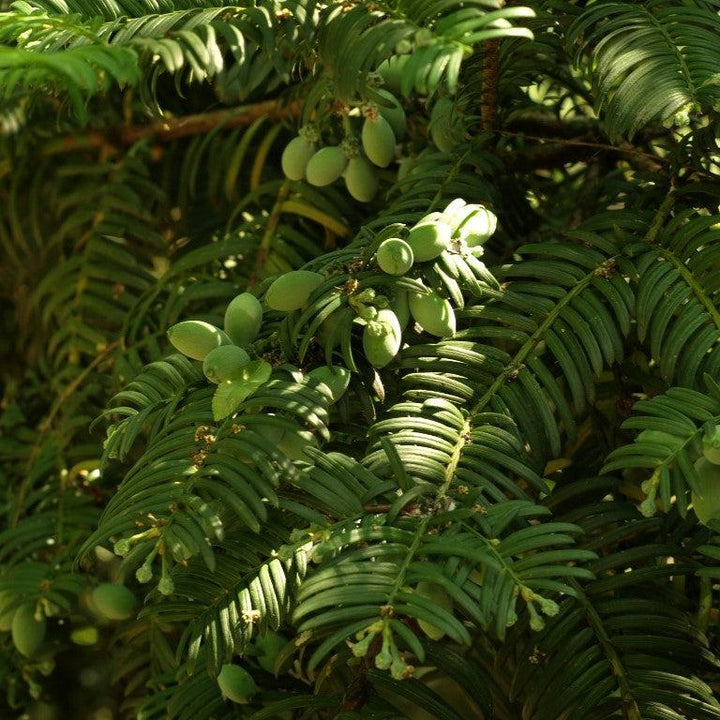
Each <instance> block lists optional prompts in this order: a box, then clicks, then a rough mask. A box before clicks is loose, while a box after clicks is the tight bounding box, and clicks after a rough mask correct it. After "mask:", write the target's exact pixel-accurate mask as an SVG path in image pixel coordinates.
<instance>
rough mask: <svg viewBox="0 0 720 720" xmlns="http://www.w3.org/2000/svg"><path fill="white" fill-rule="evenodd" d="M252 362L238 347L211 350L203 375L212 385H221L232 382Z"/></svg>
mask: <svg viewBox="0 0 720 720" xmlns="http://www.w3.org/2000/svg"><path fill="white" fill-rule="evenodd" d="M249 362H250V356H249V355H248V354H247V353H246V352H245V351H244V350H243V349H242V348H239V347H237V345H223V346H221V347H218V348H215V349H214V350H211V351H210V352H209V353H208V354H207V355H206V356H205V360H204V361H203V373H204V374H205V377H206V378H207V379H208V380H209V381H210V382H212V383H215V384H216V385H219V384H220V383H222V382H225V381H226V380H231V379H232V378H233V376H235V375H236V374H237V373H238V371H239V370H240V369H241V368H242V367H243V366H245V365H247V364H248V363H249Z"/></svg>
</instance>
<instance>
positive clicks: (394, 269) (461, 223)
mask: <svg viewBox="0 0 720 720" xmlns="http://www.w3.org/2000/svg"><path fill="white" fill-rule="evenodd" d="M496 224H497V219H496V217H495V215H494V214H493V213H492V212H491V211H490V210H488V209H487V208H485V207H484V206H482V205H476V204H466V203H465V201H464V200H462V199H459V198H458V199H456V200H453V201H452V202H451V203H450V204H449V205H448V206H447V207H446V208H445V210H443V211H442V212H432V213H429V214H428V215H426V216H425V217H423V218H421V219H420V220H419V221H418V222H417V223H416V224H415V225H414V226H413V227H411V228H410V229H409V231H408V232H407V235H406V236H405V237H404V238H401V237H391V238H386V239H385V240H383V241H382V242H381V243H380V245H379V246H378V248H377V250H376V253H375V259H376V261H377V264H378V266H379V267H380V269H381V270H382V271H383V272H384V273H387V274H388V275H396V276H401V275H403V276H404V275H407V274H408V273H409V272H410V270H411V269H412V268H413V266H414V265H415V263H417V262H420V263H422V262H428V261H431V260H435V259H437V258H438V257H439V256H440V255H442V254H443V253H444V252H446V251H450V250H454V251H455V252H457V253H470V254H472V255H481V254H482V252H483V248H482V244H483V243H484V242H485V241H486V240H487V239H488V238H489V237H490V236H491V235H492V234H493V233H494V232H495V228H496ZM417 282H418V283H419V284H420V285H421V286H422V280H421V279H418V281H417ZM410 316H412V318H413V320H414V321H415V322H416V323H417V324H418V325H419V326H420V327H421V328H422V329H423V330H424V331H425V332H428V333H430V334H431V335H435V336H437V337H441V338H444V337H452V336H453V335H454V334H455V328H456V320H455V311H454V310H453V307H452V305H451V303H450V301H449V300H448V299H447V298H445V297H443V296H442V295H441V294H440V293H439V292H437V291H436V290H433V289H430V288H426V287H424V286H422V287H421V288H419V289H418V290H417V291H407V292H406V291H403V290H400V291H398V292H396V296H395V303H394V304H393V307H391V308H381V309H379V310H377V312H376V313H371V314H370V317H369V318H367V324H366V326H365V330H364V332H363V349H364V351H365V356H366V357H367V359H368V361H369V362H370V364H371V365H372V366H373V367H376V368H382V367H384V366H385V365H387V364H388V363H389V362H390V361H391V360H392V359H393V358H394V357H395V355H397V353H398V351H399V350H400V347H401V344H402V332H403V329H404V327H405V326H406V325H407V322H408V320H409V317H410Z"/></svg>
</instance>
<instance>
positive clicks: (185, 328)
mask: <svg viewBox="0 0 720 720" xmlns="http://www.w3.org/2000/svg"><path fill="white" fill-rule="evenodd" d="M167 335H168V339H169V340H170V342H171V343H172V345H173V347H174V348H175V349H176V350H179V351H180V352H181V353H182V354H183V355H187V356H188V357H189V358H192V359H193V360H204V359H205V356H206V355H207V354H208V353H209V352H210V351H211V350H212V349H214V348H216V347H220V346H221V345H231V344H232V341H231V340H230V338H229V337H228V336H227V335H226V334H225V333H224V332H223V331H222V330H221V329H220V328H217V327H215V326H214V325H211V324H210V323H207V322H203V321H202V320H183V321H182V322H179V323H176V324H175V325H173V326H172V327H170V328H168V331H167Z"/></svg>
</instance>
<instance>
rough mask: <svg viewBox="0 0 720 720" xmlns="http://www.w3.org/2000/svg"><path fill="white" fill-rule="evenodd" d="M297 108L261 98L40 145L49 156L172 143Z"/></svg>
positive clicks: (296, 104) (297, 109)
mask: <svg viewBox="0 0 720 720" xmlns="http://www.w3.org/2000/svg"><path fill="white" fill-rule="evenodd" d="M301 107H302V103H301V102H300V101H299V100H294V101H292V102H289V103H286V104H282V103H281V102H280V101H279V100H265V101H263V102H259V103H253V104H251V105H242V106H240V107H235V108H227V109H223V110H214V111H212V112H207V113H198V114H196V115H186V116H184V117H175V118H168V119H167V120H161V121H159V122H154V123H150V124H149V125H133V126H130V127H124V128H120V129H118V130H116V129H113V131H112V135H110V134H108V135H104V134H102V133H90V134H87V135H67V136H65V137H61V138H58V139H56V140H52V141H50V142H49V143H47V144H46V145H45V146H44V147H43V153H44V154H46V155H52V154H55V153H63V152H70V151H73V150H85V149H92V148H98V149H101V150H102V151H106V152H107V151H109V150H110V151H111V150H117V149H119V148H121V147H127V146H130V145H134V144H135V143H136V142H138V141H139V140H142V139H144V138H150V139H152V140H153V141H155V142H159V143H163V142H174V141H175V140H180V139H182V138H186V137H193V136H195V135H201V134H203V133H206V132H208V131H210V130H212V129H213V128H215V127H217V126H218V125H223V126H224V127H226V128H233V127H241V126H243V125H251V124H252V123H254V122H255V121H256V120H257V119H259V118H261V117H267V118H269V119H270V120H280V119H283V118H288V117H297V116H298V115H299V114H300V109H301Z"/></svg>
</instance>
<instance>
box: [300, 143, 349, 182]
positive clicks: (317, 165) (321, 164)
mask: <svg viewBox="0 0 720 720" xmlns="http://www.w3.org/2000/svg"><path fill="white" fill-rule="evenodd" d="M347 165H348V158H347V155H345V153H344V152H343V150H342V148H340V147H339V146H337V145H332V146H329V147H324V148H320V150H318V151H317V152H316V153H315V154H314V155H313V156H312V157H311V158H310V160H309V162H308V164H307V168H306V169H305V176H306V177H307V181H308V182H309V183H310V184H311V185H315V186H317V187H323V186H325V185H330V183H334V182H335V181H336V180H337V179H338V178H339V177H340V176H341V175H342V174H343V172H345V168H346V167H347Z"/></svg>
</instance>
